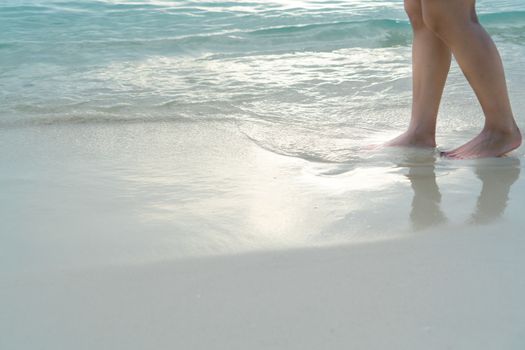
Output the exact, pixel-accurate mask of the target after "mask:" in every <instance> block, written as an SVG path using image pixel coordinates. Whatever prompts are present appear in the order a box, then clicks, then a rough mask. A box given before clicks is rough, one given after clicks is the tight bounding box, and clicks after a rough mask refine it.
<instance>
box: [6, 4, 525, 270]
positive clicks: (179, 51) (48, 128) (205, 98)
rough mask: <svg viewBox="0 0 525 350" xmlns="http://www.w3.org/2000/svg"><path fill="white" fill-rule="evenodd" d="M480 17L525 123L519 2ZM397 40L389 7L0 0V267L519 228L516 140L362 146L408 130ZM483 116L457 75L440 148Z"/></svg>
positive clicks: (523, 25) (402, 54)
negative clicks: (483, 150) (486, 146)
mask: <svg viewBox="0 0 525 350" xmlns="http://www.w3.org/2000/svg"><path fill="white" fill-rule="evenodd" d="M478 10H479V14H480V20H481V22H482V23H483V24H484V26H485V27H486V29H487V30H488V31H489V32H490V33H491V34H492V36H493V38H494V40H495V41H496V44H497V46H498V48H499V49H500V52H501V55H502V57H503V61H504V64H505V68H506V73H507V78H508V84H509V89H510V95H511V100H512V104H513V108H514V111H515V114H516V117H517V120H518V124H519V125H520V127H522V129H525V124H524V113H523V111H525V70H524V69H523V62H524V57H525V3H524V2H523V1H522V0H492V1H488V0H486V1H485V0H484V1H479V4H478ZM411 35H412V34H411V29H410V26H409V23H408V21H407V18H406V15H405V13H404V11H403V4H402V1H400V0H399V1H374V0H346V1H343V0H340V1H316V0H273V1H272V0H251V1H237V0H232V1H215V0H209V1H197V0H180V1H163V0H135V1H131V0H130V1H120V0H103V1H95V0H89V1H87V0H78V1H54V0H3V1H1V2H0V150H1V152H0V169H1V172H0V186H1V188H2V195H1V196H0V240H1V242H2V245H1V247H0V260H1V261H2V264H0V265H1V266H0V272H5V271H7V272H11V273H14V274H16V273H18V272H19V271H21V270H34V269H37V270H38V269H47V268H58V269H64V268H72V267H83V266H86V265H92V264H102V265H104V264H109V263H129V262H143V261H157V260H159V259H174V258H181V257H188V256H203V255H213V254H230V253H240V252H246V251H251V250H260V249H284V248H295V247H302V246H316V247H317V246H320V245H325V244H339V243H349V242H360V241H363V240H374V239H385V238H393V237H399V236H404V237H405V236H407V235H411V234H418V233H419V232H421V231H425V230H431V229H434V228H436V229H438V230H442V231H451V232H456V231H457V232H460V231H468V230H477V229H478V227H480V226H483V225H485V226H483V227H485V229H486V227H489V229H491V230H497V231H498V232H512V231H513V230H516V229H517V228H520V227H523V225H525V222H524V218H523V215H522V203H523V195H524V194H525V182H524V181H523V179H522V177H520V171H521V169H522V168H523V165H522V164H521V163H522V162H520V159H521V158H522V157H523V155H524V151H523V148H520V149H519V150H517V151H516V152H514V153H513V154H512V156H511V157H508V158H504V159H496V160H488V161H481V162H468V161H467V162H462V161H457V162H455V161H450V160H446V159H441V158H439V157H437V156H436V154H433V153H432V152H430V153H425V152H423V153H418V152H415V153H414V154H412V153H411V152H408V151H407V152H405V151H398V150H385V152H378V153H374V152H364V151H362V150H361V148H362V146H363V145H368V144H374V143H378V142H382V141H385V140H388V139H389V138H391V137H393V136H395V135H396V134H398V133H400V132H401V131H403V130H404V129H405V127H406V125H407V123H408V119H409V115H410V103H411V63H410V61H411ZM482 125H483V116H482V113H481V109H480V107H479V106H478V104H477V102H476V98H475V96H474V94H473V93H472V91H471V90H470V88H469V86H468V84H467V82H466V80H465V78H464V77H463V76H462V74H461V72H460V69H459V68H458V67H457V65H456V64H454V65H453V67H452V70H451V73H450V76H449V80H448V83H447V86H446V91H445V96H444V98H443V103H442V108H441V110H440V116H439V122H438V138H437V141H438V146H439V147H440V148H444V149H446V148H450V147H454V146H457V145H459V144H461V143H462V142H465V141H466V140H467V139H468V138H470V137H472V136H474V135H475V134H476V133H477V132H478V131H479V129H480V128H481V126H482ZM486 225H488V226H486ZM491 225H492V226H491Z"/></svg>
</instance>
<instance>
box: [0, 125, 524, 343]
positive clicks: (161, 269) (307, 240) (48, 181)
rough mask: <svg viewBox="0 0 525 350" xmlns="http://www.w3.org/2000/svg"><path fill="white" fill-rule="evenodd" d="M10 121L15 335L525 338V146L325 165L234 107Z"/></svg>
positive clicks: (6, 253) (6, 313)
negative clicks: (141, 117) (265, 134)
mask: <svg viewBox="0 0 525 350" xmlns="http://www.w3.org/2000/svg"><path fill="white" fill-rule="evenodd" d="M0 132H1V138H0V147H1V148H2V150H3V152H2V154H1V155H0V166H1V168H2V172H1V174H0V183H1V184H2V188H3V194H2V199H0V209H1V214H0V225H1V226H0V232H1V233H0V234H1V238H2V245H1V247H0V257H1V260H2V266H1V267H0V276H1V282H0V309H2V310H3V311H2V312H1V313H0V329H3V330H5V332H4V331H2V333H3V336H2V337H1V338H0V347H2V348H6V349H26V348H35V346H38V347H39V348H40V349H70V348H78V349H93V348H97V349H145V348H177V349H211V348H224V349H248V348H249V349H268V348H271V349H305V348H324V349H340V348H343V347H346V348H360V349H384V348H390V349H421V348H425V349H443V348H452V349H492V348H504V349H521V348H522V347H523V346H525V321H524V319H523V317H522V315H523V312H524V305H525V304H524V301H525V299H524V298H523V297H522V295H525V290H524V289H525V278H524V277H523V276H524V274H523V266H525V264H524V263H525V261H524V260H525V257H524V255H523V253H522V252H523V249H524V248H525V239H524V237H523V235H522V233H521V231H522V228H523V227H525V218H524V216H523V213H522V208H523V206H522V203H523V195H524V194H525V181H524V180H523V176H522V171H521V170H522V168H523V165H522V161H521V159H522V158H523V153H522V152H523V151H522V149H520V150H518V151H517V152H515V153H513V154H512V155H510V156H509V157H506V158H501V159H487V160H476V161H451V160H446V159H441V158H439V157H437V156H436V155H435V154H434V152H428V151H418V152H416V151H411V150H403V149H397V150H385V151H384V152H382V153H381V152H380V153H373V154H372V153H371V154H367V155H363V156H361V157H360V158H359V159H357V160H354V161H352V162H347V163H316V162H312V161H308V160H305V159H300V158H294V157H287V156H282V155H278V154H275V153H272V152H269V151H267V150H265V149H262V148H260V147H258V146H257V145H256V144H254V143H253V142H252V141H250V140H249V139H248V138H246V137H244V136H243V134H242V133H240V132H238V130H237V129H235V128H232V125H231V124H228V123H209V124H206V125H203V124H197V123H151V124H143V123H137V124H133V123H129V124H104V125H97V124H85V125H79V124H75V125H48V126H40V127H26V128H25V127H19V128H11V129H7V128H6V129H3V130H0ZM454 141H455V140H454Z"/></svg>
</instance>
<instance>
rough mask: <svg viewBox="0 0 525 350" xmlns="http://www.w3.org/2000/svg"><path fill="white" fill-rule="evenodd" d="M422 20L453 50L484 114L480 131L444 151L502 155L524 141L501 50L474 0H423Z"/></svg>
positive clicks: (461, 155)
mask: <svg viewBox="0 0 525 350" xmlns="http://www.w3.org/2000/svg"><path fill="white" fill-rule="evenodd" d="M421 5H422V13H423V21H424V23H425V26H426V27H427V28H429V29H430V30H432V31H433V32H434V33H435V34H436V35H437V36H438V37H439V38H441V39H442V40H443V42H444V43H446V45H447V46H448V47H450V49H451V50H452V53H453V54H454V57H455V58H456V60H457V62H458V64H459V66H460V67H461V70H462V71H463V73H464V74H465V77H466V78H467V80H468V82H469V83H470V85H471V87H472V89H473V90H474V92H475V93H476V96H477V98H478V100H479V102H480V104H481V107H482V109H483V112H484V114H485V125H484V128H483V130H482V131H481V133H480V134H479V135H478V136H477V137H475V138H474V139H473V140H471V141H469V142H468V143H466V144H465V145H463V146H461V147H459V148H457V149H455V150H452V151H450V152H445V155H446V156H449V157H452V158H480V157H494V156H496V157H497V156H501V155H503V154H505V153H507V152H509V151H511V150H513V149H515V148H517V147H519V145H520V144H521V133H520V131H519V129H518V127H517V125H516V122H515V120H514V116H513V113H512V109H511V106H510V101H509V96H508V91H507V84H506V81H505V74H504V70H503V64H502V62H501V58H500V55H499V52H498V50H497V48H496V46H495V44H494V42H493V41H492V39H491V38H490V36H489V35H488V34H487V32H486V31H485V30H484V29H483V27H482V26H481V25H480V23H479V22H478V19H477V16H476V12H475V0H461V1H458V0H421Z"/></svg>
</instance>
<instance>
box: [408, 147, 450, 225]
mask: <svg viewBox="0 0 525 350" xmlns="http://www.w3.org/2000/svg"><path fill="white" fill-rule="evenodd" d="M435 161H436V160H435V158H434V157H432V158H431V159H429V161H428V162H423V163H419V164H414V163H412V164H411V165H408V168H409V171H408V175H407V177H408V179H409V180H410V184H411V185H412V189H413V190H414V198H413V199H412V210H411V212H410V220H411V222H412V227H413V229H414V230H416V231H419V230H423V229H425V228H428V227H431V226H437V225H439V224H442V223H444V222H446V221H447V219H446V217H445V215H444V214H443V212H442V211H441V208H440V204H441V193H440V192H439V187H438V185H437V183H436V173H435Z"/></svg>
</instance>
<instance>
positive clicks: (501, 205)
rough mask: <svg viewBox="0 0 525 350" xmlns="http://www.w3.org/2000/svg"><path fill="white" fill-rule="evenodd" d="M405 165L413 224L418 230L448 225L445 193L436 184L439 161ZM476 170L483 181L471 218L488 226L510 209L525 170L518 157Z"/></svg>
mask: <svg viewBox="0 0 525 350" xmlns="http://www.w3.org/2000/svg"><path fill="white" fill-rule="evenodd" d="M403 166H405V167H407V168H408V174H407V175H406V176H407V178H408V179H409V181H410V184H411V187H412V189H413V191H414V196H413V199H412V207H411V211H410V221H411V223H412V228H413V230H415V231H420V230H423V229H426V228H429V227H435V226H438V225H440V224H443V223H446V222H447V221H448V220H447V217H446V215H445V214H444V213H443V210H442V208H441V198H442V195H441V192H440V189H439V186H438V183H437V181H436V158H435V157H431V158H430V157H429V158H428V159H425V161H423V162H422V161H421V160H419V161H414V160H412V161H411V160H410V159H407V160H406V163H405V164H403ZM473 171H474V173H475V174H476V176H477V178H478V179H479V180H481V182H482V189H481V192H480V194H479V196H478V199H477V204H476V208H475V209H474V212H473V213H472V215H471V216H470V218H469V220H468V223H470V224H488V223H490V222H492V221H494V220H496V219H498V218H500V217H501V216H502V215H503V213H504V212H505V209H506V207H507V202H508V199H509V193H510V189H511V186H512V185H513V184H514V183H515V182H516V180H518V178H519V175H520V171H521V167H520V160H519V159H518V158H506V159H505V160H504V162H501V163H500V162H492V163H489V162H487V161H480V162H476V163H474V165H473Z"/></svg>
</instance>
